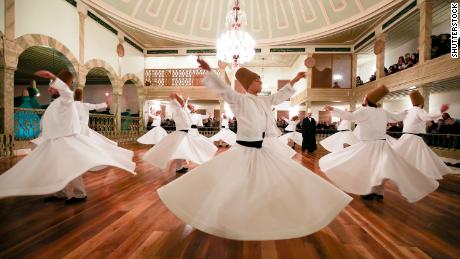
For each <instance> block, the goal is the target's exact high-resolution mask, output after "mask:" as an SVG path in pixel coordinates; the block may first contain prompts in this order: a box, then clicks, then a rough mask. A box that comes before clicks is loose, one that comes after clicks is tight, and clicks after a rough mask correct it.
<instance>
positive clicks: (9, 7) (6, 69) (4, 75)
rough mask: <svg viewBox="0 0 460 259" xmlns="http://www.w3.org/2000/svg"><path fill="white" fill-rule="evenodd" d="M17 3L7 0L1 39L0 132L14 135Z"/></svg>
mask: <svg viewBox="0 0 460 259" xmlns="http://www.w3.org/2000/svg"><path fill="white" fill-rule="evenodd" d="M14 27H15V3H14V0H5V34H4V35H3V36H2V38H1V39H0V59H1V60H0V121H1V123H2V125H1V126H0V133H2V134H10V135H12V136H13V135H14V73H15V71H16V68H17V65H18V60H17V55H16V44H15V42H14V38H15V35H14Z"/></svg>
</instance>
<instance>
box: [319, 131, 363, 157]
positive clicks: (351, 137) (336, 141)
mask: <svg viewBox="0 0 460 259" xmlns="http://www.w3.org/2000/svg"><path fill="white" fill-rule="evenodd" d="M358 142H359V139H358V138H357V137H356V136H355V134H353V132H351V131H349V130H348V131H340V132H337V133H335V134H333V135H331V136H329V137H327V138H325V139H323V140H321V141H320V142H319V143H320V144H321V146H323V147H324V148H325V149H326V150H327V151H329V152H337V151H340V150H342V149H344V147H343V145H344V144H348V145H353V144H356V143H358Z"/></svg>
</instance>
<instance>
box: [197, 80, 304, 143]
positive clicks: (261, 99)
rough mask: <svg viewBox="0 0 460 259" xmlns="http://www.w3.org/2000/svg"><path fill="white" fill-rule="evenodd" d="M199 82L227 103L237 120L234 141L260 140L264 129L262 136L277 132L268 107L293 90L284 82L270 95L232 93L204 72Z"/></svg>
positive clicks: (293, 91) (281, 100)
mask: <svg viewBox="0 0 460 259" xmlns="http://www.w3.org/2000/svg"><path fill="white" fill-rule="evenodd" d="M203 82H204V84H205V86H206V87H208V88H209V89H210V90H211V91H213V92H215V93H216V94H217V95H221V96H222V97H223V98H224V100H225V101H226V102H227V103H228V104H229V105H230V108H231V109H232V111H233V113H234V114H235V115H236V118H237V121H238V124H237V127H238V129H237V134H236V138H237V139H238V140H242V141H260V140H262V139H263V138H262V134H263V133H264V132H265V136H266V137H277V136H279V135H281V132H280V131H279V129H278V127H277V126H276V120H275V117H274V116H273V113H272V106H273V105H277V104H279V103H281V102H283V101H286V100H287V99H289V97H291V96H292V95H293V94H294V93H295V90H294V88H293V87H291V86H290V85H286V86H285V87H283V88H282V89H280V90H279V91H278V92H277V93H275V94H272V95H270V96H254V95H252V94H242V93H237V92H235V91H234V90H233V89H231V88H230V87H228V86H227V84H225V83H224V82H223V81H222V80H221V79H220V78H219V77H218V76H217V75H216V74H214V73H212V72H210V73H208V74H207V75H206V77H205V79H204V81H203Z"/></svg>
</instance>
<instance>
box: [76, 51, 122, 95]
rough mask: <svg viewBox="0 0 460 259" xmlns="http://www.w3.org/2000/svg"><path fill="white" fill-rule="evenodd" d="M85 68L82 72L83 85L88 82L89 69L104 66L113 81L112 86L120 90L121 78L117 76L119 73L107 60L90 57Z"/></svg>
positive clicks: (114, 89)
mask: <svg viewBox="0 0 460 259" xmlns="http://www.w3.org/2000/svg"><path fill="white" fill-rule="evenodd" d="M83 67H84V69H82V71H81V74H80V80H81V82H79V84H80V85H81V86H84V85H85V84H86V76H87V75H88V73H89V71H91V69H93V68H102V69H104V70H105V71H106V72H107V76H108V77H109V80H110V82H111V83H112V88H113V91H114V92H115V91H118V90H120V89H119V87H121V86H119V83H118V82H119V79H118V76H117V73H116V72H115V70H114V69H113V68H112V66H110V65H109V63H107V62H105V61H104V60H102V59H90V60H88V61H87V62H86V63H85V65H84V66H83Z"/></svg>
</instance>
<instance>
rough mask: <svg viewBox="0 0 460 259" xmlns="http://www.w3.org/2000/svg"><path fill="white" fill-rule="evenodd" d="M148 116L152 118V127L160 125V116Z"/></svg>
mask: <svg viewBox="0 0 460 259" xmlns="http://www.w3.org/2000/svg"><path fill="white" fill-rule="evenodd" d="M149 116H150V118H152V119H153V122H152V126H153V127H158V126H161V116H157V115H153V114H149Z"/></svg>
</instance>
